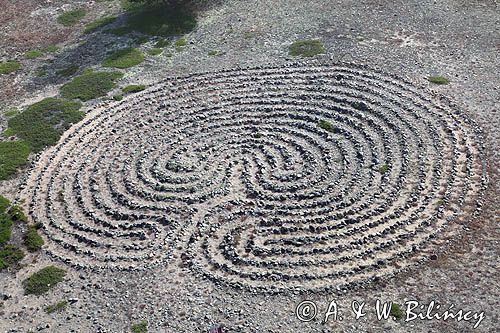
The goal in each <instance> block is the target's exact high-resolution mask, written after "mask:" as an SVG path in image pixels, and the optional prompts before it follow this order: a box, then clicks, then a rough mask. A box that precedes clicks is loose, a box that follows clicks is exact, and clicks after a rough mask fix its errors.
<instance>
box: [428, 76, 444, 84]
mask: <svg viewBox="0 0 500 333" xmlns="http://www.w3.org/2000/svg"><path fill="white" fill-rule="evenodd" d="M427 80H428V81H429V82H432V83H435V84H448V83H450V80H448V79H447V78H445V77H443V76H431V77H428V78H427Z"/></svg>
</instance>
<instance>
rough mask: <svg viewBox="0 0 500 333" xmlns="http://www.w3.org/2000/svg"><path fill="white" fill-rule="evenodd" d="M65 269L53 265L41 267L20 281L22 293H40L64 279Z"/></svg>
mask: <svg viewBox="0 0 500 333" xmlns="http://www.w3.org/2000/svg"><path fill="white" fill-rule="evenodd" d="M64 276H66V271H65V270H64V269H62V268H58V267H55V266H47V267H45V268H42V269H41V270H39V271H38V272H36V273H33V274H32V275H31V276H30V277H28V278H26V279H25V280H24V281H23V282H22V286H23V288H24V294H25V295H29V294H33V295H42V294H45V293H46V292H47V291H49V290H50V289H51V288H53V287H54V286H55V285H57V284H58V283H59V282H61V281H63V280H64Z"/></svg>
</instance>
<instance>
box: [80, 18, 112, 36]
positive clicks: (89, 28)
mask: <svg viewBox="0 0 500 333" xmlns="http://www.w3.org/2000/svg"><path fill="white" fill-rule="evenodd" d="M114 21H116V16H105V17H101V18H100V19H97V20H95V21H92V22H90V23H88V24H87V25H85V29H84V30H83V32H84V33H86V34H89V33H91V32H94V31H96V30H98V29H99V28H102V27H104V26H106V25H108V24H111V23H113V22H114Z"/></svg>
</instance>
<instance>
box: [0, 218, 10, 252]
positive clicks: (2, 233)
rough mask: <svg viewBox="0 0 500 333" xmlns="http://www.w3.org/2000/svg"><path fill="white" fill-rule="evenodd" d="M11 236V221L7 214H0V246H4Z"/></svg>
mask: <svg viewBox="0 0 500 333" xmlns="http://www.w3.org/2000/svg"><path fill="white" fill-rule="evenodd" d="M11 236H12V219H11V218H10V216H9V215H7V214H0V246H2V245H5V244H6V243H7V242H8V241H9V240H10V237H11Z"/></svg>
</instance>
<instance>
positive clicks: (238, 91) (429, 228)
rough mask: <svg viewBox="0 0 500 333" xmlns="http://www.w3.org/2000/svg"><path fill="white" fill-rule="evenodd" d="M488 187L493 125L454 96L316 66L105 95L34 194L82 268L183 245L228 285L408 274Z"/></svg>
mask: <svg viewBox="0 0 500 333" xmlns="http://www.w3.org/2000/svg"><path fill="white" fill-rule="evenodd" d="M322 121H323V122H328V124H330V125H331V129H330V130H325V129H323V128H321V127H320V126H318V124H319V123H320V122H322ZM485 186H486V173H485V169H484V165H483V161H482V139H481V136H480V132H479V129H478V128H477V126H475V124H474V123H473V122H471V121H470V120H469V119H468V118H467V117H465V116H464V115H463V114H461V113H460V112H459V111H458V110H457V109H456V108H455V107H453V106H452V104H451V103H450V102H448V101H447V100H445V99H444V98H442V97H439V96H433V95H430V94H429V93H427V92H425V91H424V90H422V89H419V88H417V87H415V86H414V85H412V84H411V83H409V82H405V81H402V80H400V79H398V78H396V77H393V76H390V75H388V74H385V73H381V72H380V71H378V70H374V69H370V68H365V67H363V66H358V65H352V64H349V65H348V64H342V65H334V64H328V63H323V64H321V63H316V62H304V63H293V64H289V65H287V66H282V67H259V68H246V69H234V70H227V71H220V72H213V73H201V74H192V75H188V76H184V77H173V78H170V79H167V80H164V81H162V82H160V83H159V84H158V85H156V86H154V87H153V88H150V89H148V90H146V91H144V92H142V93H139V94H136V95H134V96H133V97H131V98H128V99H125V100H123V101H121V102H106V103H103V104H102V105H101V106H99V107H98V108H96V109H95V110H92V111H91V112H90V113H89V114H88V116H87V117H86V118H85V119H84V120H83V121H82V122H80V123H79V124H77V125H75V126H73V127H72V128H71V129H70V130H69V131H68V132H66V133H65V135H64V136H63V137H62V139H61V140H60V142H59V144H58V145H57V146H55V147H53V148H51V149H49V150H48V151H46V152H45V153H43V154H42V155H41V156H40V157H39V159H38V161H37V163H36V164H35V165H34V166H33V169H32V171H31V173H30V176H29V177H28V179H27V186H26V188H25V189H24V191H23V193H22V195H21V197H22V198H25V199H26V204H27V205H28V206H29V207H28V209H29V215H30V217H31V219H32V220H33V222H34V223H40V224H41V225H43V231H44V235H45V237H46V238H47V245H46V248H47V251H48V252H49V253H50V254H52V255H53V256H55V257H57V258H60V259H62V260H63V261H65V262H66V263H68V264H71V265H75V266H79V267H92V268H96V269H147V268H148V267H153V266H157V265H165V266H167V265H169V264H170V263H171V261H172V258H174V257H180V258H181V259H182V260H183V264H185V265H186V266H188V267H189V268H190V269H191V271H192V272H193V273H194V274H199V276H202V277H205V278H207V279H210V280H212V281H213V282H214V283H216V284H224V285H229V286H233V287H237V288H248V289H252V290H256V291H261V292H279V291H290V290H298V291H304V290H306V291H308V290H309V291H312V290H325V289H329V288H336V287H339V286H345V285H356V284H359V283H364V282H367V281H370V280H372V279H374V278H376V277H379V276H384V275H388V274H393V273H395V272H397V271H398V270H401V269H404V268H405V267H407V266H408V265H410V263H411V262H412V261H411V260H409V258H410V257H412V256H417V257H418V255H419V253H420V254H421V251H422V249H424V248H426V246H428V244H429V240H431V239H433V238H435V237H436V236H437V235H440V234H441V235H446V234H447V233H450V234H452V233H454V232H455V231H456V229H457V228H456V226H457V221H459V220H460V221H462V220H467V219H468V218H470V217H471V216H472V215H473V212H474V209H475V208H476V206H477V205H478V202H480V199H481V194H482V190H483V189H484V188H485ZM450 226H454V227H450Z"/></svg>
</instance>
